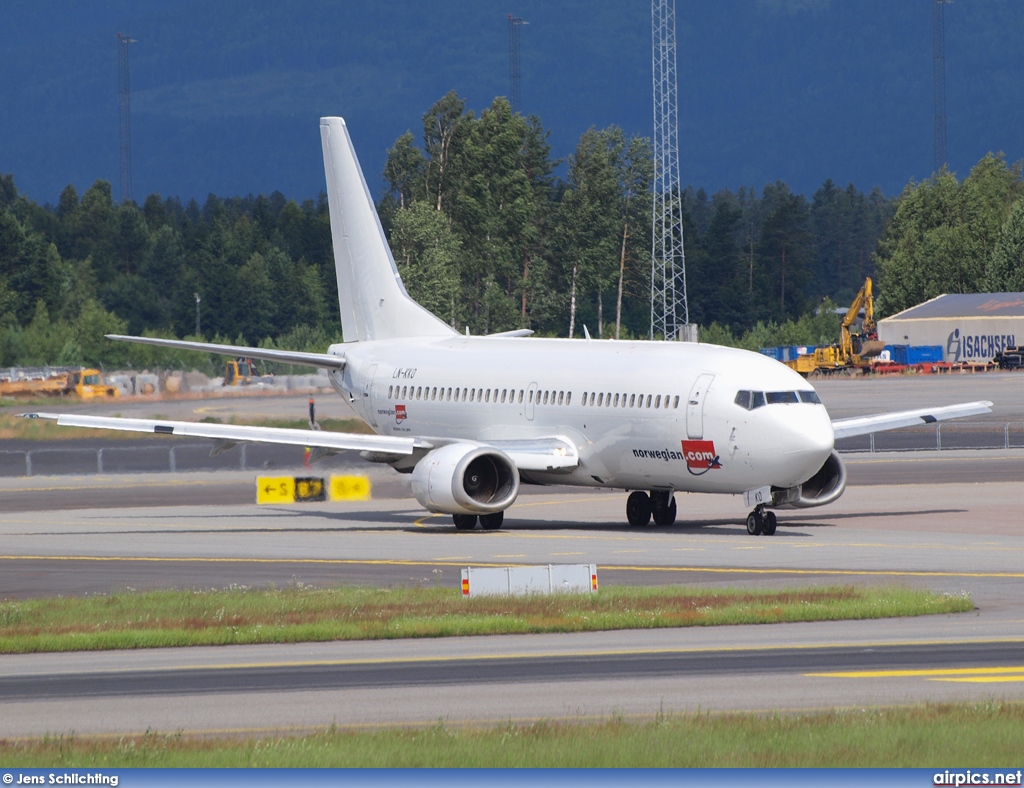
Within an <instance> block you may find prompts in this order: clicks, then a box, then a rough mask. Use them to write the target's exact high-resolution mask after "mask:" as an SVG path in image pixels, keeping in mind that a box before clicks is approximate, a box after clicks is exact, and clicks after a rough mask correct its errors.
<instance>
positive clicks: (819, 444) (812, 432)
mask: <svg viewBox="0 0 1024 788" xmlns="http://www.w3.org/2000/svg"><path fill="white" fill-rule="evenodd" d="M779 422H780V423H779V425H778V427H779V441H780V443H781V444H782V446H781V448H782V462H781V463H780V467H779V471H780V474H779V475H780V481H779V482H776V484H779V485H780V486H787V487H789V486H794V485H797V484H800V483H801V482H804V481H806V480H807V479H809V478H810V477H811V476H813V475H814V474H815V473H817V471H818V470H819V469H820V468H821V466H822V465H823V464H824V463H825V460H827V459H828V457H829V455H830V454H831V453H832V449H833V447H834V446H835V433H834V432H833V431H832V422H831V420H830V419H829V417H828V412H827V411H826V410H825V409H824V408H823V407H821V406H820V405H816V406H815V405H797V406H792V407H790V408H786V409H784V410H782V411H781V412H780V416H779Z"/></svg>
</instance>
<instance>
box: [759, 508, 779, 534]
mask: <svg viewBox="0 0 1024 788" xmlns="http://www.w3.org/2000/svg"><path fill="white" fill-rule="evenodd" d="M778 525H779V518H778V517H776V516H775V512H765V513H764V525H762V526H761V533H763V534H764V535H765V536H775V529H776V528H777V527H778Z"/></svg>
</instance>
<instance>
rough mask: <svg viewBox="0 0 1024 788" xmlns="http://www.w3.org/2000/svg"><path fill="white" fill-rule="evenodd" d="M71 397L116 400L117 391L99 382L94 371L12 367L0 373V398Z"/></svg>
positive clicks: (96, 372)
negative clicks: (111, 398) (110, 398)
mask: <svg viewBox="0 0 1024 788" xmlns="http://www.w3.org/2000/svg"><path fill="white" fill-rule="evenodd" d="M69 394H75V395H77V396H79V397H81V398H82V399H93V398H95V397H118V396H120V394H121V390H120V389H119V388H118V387H117V386H110V385H107V384H106V383H104V382H103V376H102V375H101V374H100V371H99V370H98V369H82V368H68V367H36V368H27V367H21V368H18V367H14V368H11V369H5V370H0V396H6V397H35V396H43V397H46V396H49V397H63V396H67V395H69Z"/></svg>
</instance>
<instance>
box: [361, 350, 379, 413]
mask: <svg viewBox="0 0 1024 788" xmlns="http://www.w3.org/2000/svg"><path fill="white" fill-rule="evenodd" d="M375 377H377V365H376V364H371V365H370V369H369V370H368V371H367V373H366V380H364V381H363V413H365V414H366V418H367V420H368V421H369V422H370V426H371V427H376V426H377V406H376V403H375V402H374V401H373V379H374V378H375Z"/></svg>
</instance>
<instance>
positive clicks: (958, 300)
mask: <svg viewBox="0 0 1024 788" xmlns="http://www.w3.org/2000/svg"><path fill="white" fill-rule="evenodd" d="M878 338H879V339H880V340H881V341H882V342H884V343H886V344H887V345H939V346H941V347H942V348H943V350H944V351H945V356H946V357H945V361H947V362H949V363H953V364H957V363H985V362H988V361H991V360H992V357H993V356H995V355H996V354H997V353H999V352H1001V351H1003V350H1005V349H1006V348H1008V347H1014V346H1016V345H1017V344H1018V343H1021V344H1024V293H967V294H954V295H940V296H938V297H937V298H933V299H932V300H931V301H925V302H924V303H923V304H918V305H917V306H914V307H911V308H910V309H905V310H904V311H902V312H900V313H898V314H895V315H893V316H892V317H887V318H883V319H882V320H879V321H878Z"/></svg>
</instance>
